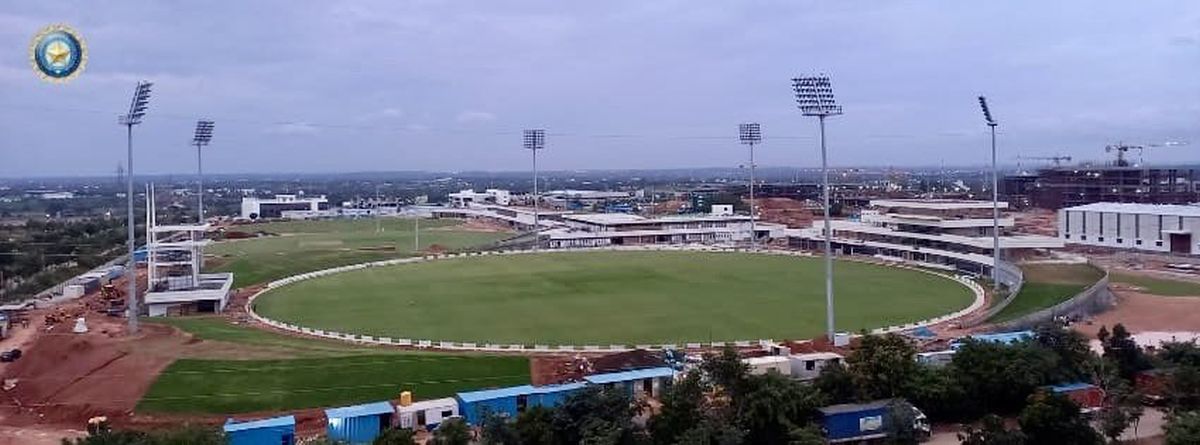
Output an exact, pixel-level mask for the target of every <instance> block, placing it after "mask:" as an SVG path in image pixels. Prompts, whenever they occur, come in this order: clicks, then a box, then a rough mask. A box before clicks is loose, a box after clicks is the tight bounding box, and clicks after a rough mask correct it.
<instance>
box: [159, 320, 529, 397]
mask: <svg viewBox="0 0 1200 445" xmlns="http://www.w3.org/2000/svg"><path fill="white" fill-rule="evenodd" d="M153 322H154V323H161V324H167V325H171V326H175V327H178V328H180V329H182V330H184V331H187V332H189V333H191V334H192V335H194V336H196V337H197V338H200V339H203V340H205V341H213V342H223V343H228V344H230V345H231V346H232V347H236V348H238V349H239V350H241V351H244V352H245V354H246V357H247V359H246V360H209V359H193V358H183V359H180V360H177V361H175V363H173V364H171V366H170V367H168V368H167V369H166V370H165V371H164V372H163V373H162V374H161V375H160V376H159V377H158V380H156V381H155V382H154V385H152V386H151V388H150V390H149V391H148V392H147V393H146V394H145V395H144V396H143V398H142V400H141V401H140V402H139V403H138V407H137V409H138V411H139V412H148V413H153V412H158V413H163V412H171V413H210V414H236V413H245V412H252V411H268V410H289V409H298V408H313V407H325V406H337V405H345V404H353V403H362V402H370V401H378V400H385V399H394V398H396V397H397V395H398V394H399V393H400V391H413V394H414V396H415V397H416V398H417V399H418V400H425V399H432V398H437V397H446V396H450V395H453V394H454V393H455V392H458V391H468V390H475V389H481V388H488V387H496V386H509V385H520V384H527V383H529V360H528V359H527V358H525V357H499V356H485V355H470V354H441V353H422V352H412V351H401V350H397V349H388V348H372V347H363V346H354V345H349V344H346V343H341V342H335V341H327V340H321V339H308V338H300V337H293V336H288V335H283V334H277V333H274V332H269V331H263V330H259V329H255V328H250V327H245V326H237V325H233V324H230V323H228V322H227V321H226V320H225V319H223V318H219V317H197V318H173V319H156V320H154V321H153ZM255 351H262V352H264V353H269V354H273V355H278V354H280V353H285V354H289V355H294V356H295V357H297V358H292V359H274V360H256V359H253V357H254V356H255Z"/></svg>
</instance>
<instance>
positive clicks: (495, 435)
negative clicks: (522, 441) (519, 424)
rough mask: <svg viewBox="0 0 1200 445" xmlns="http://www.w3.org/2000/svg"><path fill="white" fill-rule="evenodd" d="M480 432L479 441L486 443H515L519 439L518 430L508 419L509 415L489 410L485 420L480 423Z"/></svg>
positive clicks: (486, 444)
mask: <svg viewBox="0 0 1200 445" xmlns="http://www.w3.org/2000/svg"><path fill="white" fill-rule="evenodd" d="M479 429H480V434H479V436H480V437H479V442H480V443H481V444H484V445H500V444H507V445H515V444H516V443H518V441H517V432H516V429H515V428H514V427H513V424H512V423H510V422H509V421H508V416H506V415H504V414H501V413H497V412H493V411H489V412H487V413H485V414H484V415H483V420H482V421H481V422H480V425H479Z"/></svg>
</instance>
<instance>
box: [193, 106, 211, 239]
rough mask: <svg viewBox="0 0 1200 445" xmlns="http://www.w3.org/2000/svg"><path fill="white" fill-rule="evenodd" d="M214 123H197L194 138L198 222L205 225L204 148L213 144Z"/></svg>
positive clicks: (203, 121)
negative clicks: (210, 143) (198, 208)
mask: <svg viewBox="0 0 1200 445" xmlns="http://www.w3.org/2000/svg"><path fill="white" fill-rule="evenodd" d="M213 125H214V122H213V121H210V120H203V119H201V120H199V121H196V133H195V135H194V136H192V145H195V146H196V177H197V179H196V194H197V195H199V196H200V199H199V203H200V210H199V213H197V215H198V216H197V217H196V222H198V223H200V224H204V158H203V157H202V155H201V153H203V151H204V150H203V148H204V146H206V145H208V143H209V142H212V133H213Z"/></svg>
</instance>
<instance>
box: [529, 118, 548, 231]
mask: <svg viewBox="0 0 1200 445" xmlns="http://www.w3.org/2000/svg"><path fill="white" fill-rule="evenodd" d="M545 148H546V130H542V129H532V130H525V149H526V150H529V151H530V152H532V153H533V250H538V244H541V242H542V237H541V233H540V230H541V228H542V226H541V220H540V219H539V217H540V214H539V212H538V169H537V153H538V151H539V150H543V149H545Z"/></svg>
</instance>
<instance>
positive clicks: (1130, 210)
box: [1058, 202, 1200, 255]
mask: <svg viewBox="0 0 1200 445" xmlns="http://www.w3.org/2000/svg"><path fill="white" fill-rule="evenodd" d="M1058 237H1059V239H1060V240H1061V241H1063V242H1065V243H1068V244H1082V245H1087V246H1101V247H1114V248H1121V249H1135V250H1145V251H1152V252H1171V253H1177V254H1186V255H1200V205H1165V204H1164V205H1158V204H1124V203H1109V202H1098V203H1093V204H1085V205H1081V206H1076V207H1068V208H1064V209H1060V210H1059V211H1058Z"/></svg>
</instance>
